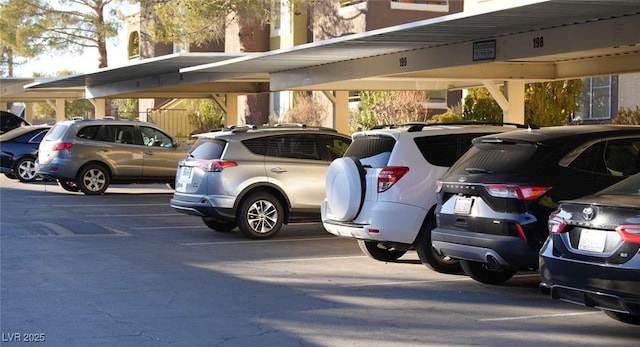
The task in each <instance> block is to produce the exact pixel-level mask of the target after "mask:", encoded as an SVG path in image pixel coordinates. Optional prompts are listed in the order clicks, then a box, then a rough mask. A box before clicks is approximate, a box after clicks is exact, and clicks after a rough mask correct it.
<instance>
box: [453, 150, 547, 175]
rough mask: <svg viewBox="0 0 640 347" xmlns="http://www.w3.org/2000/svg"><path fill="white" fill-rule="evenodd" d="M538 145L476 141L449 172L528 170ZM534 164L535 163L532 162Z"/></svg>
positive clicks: (502, 172)
mask: <svg viewBox="0 0 640 347" xmlns="http://www.w3.org/2000/svg"><path fill="white" fill-rule="evenodd" d="M537 149H538V147H537V146H536V145H535V144H532V143H476V144H475V145H474V146H473V147H471V149H469V151H467V152H466V153H465V154H464V155H463V156H462V157H460V159H459V160H458V161H456V163H455V164H454V165H453V166H451V168H450V169H449V172H451V173H456V174H461V175H464V174H466V173H468V172H469V170H471V169H476V170H483V171H486V172H490V173H495V174H508V173H515V172H523V171H524V170H527V167H528V166H529V165H528V164H529V163H533V162H534V161H536V160H534V159H533V156H534V154H535V153H536V150H537ZM532 165H533V164H532Z"/></svg>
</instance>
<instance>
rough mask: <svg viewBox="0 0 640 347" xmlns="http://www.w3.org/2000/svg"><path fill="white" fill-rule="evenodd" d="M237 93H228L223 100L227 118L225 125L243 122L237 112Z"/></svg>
mask: <svg viewBox="0 0 640 347" xmlns="http://www.w3.org/2000/svg"><path fill="white" fill-rule="evenodd" d="M238 96H239V95H238V94H236V93H228V94H227V96H226V98H225V99H226V100H225V105H226V111H227V119H226V121H225V126H228V125H234V124H244V123H243V121H242V119H240V114H239V113H238Z"/></svg>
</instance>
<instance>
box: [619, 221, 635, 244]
mask: <svg viewBox="0 0 640 347" xmlns="http://www.w3.org/2000/svg"><path fill="white" fill-rule="evenodd" d="M616 231H617V232H618V234H620V236H621V237H622V239H623V240H625V241H626V242H631V243H640V224H623V225H621V226H619V227H617V228H616Z"/></svg>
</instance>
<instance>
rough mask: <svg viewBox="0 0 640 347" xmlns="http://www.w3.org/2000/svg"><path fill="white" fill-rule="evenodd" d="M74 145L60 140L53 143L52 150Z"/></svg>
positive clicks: (60, 149) (62, 149)
mask: <svg viewBox="0 0 640 347" xmlns="http://www.w3.org/2000/svg"><path fill="white" fill-rule="evenodd" d="M71 147H73V143H71V142H59V143H56V144H54V145H53V148H51V150H52V151H64V150H67V149H69V148H71Z"/></svg>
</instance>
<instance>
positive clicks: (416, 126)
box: [402, 121, 538, 132]
mask: <svg viewBox="0 0 640 347" xmlns="http://www.w3.org/2000/svg"><path fill="white" fill-rule="evenodd" d="M443 125H444V126H447V125H494V126H504V125H509V126H514V127H516V128H521V129H537V128H538V127H537V126H534V125H531V124H519V123H510V122H483V121H462V122H447V123H406V124H402V126H409V129H407V132H413V131H421V130H422V129H423V128H424V127H427V126H443Z"/></svg>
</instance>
